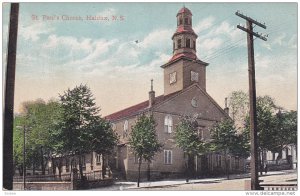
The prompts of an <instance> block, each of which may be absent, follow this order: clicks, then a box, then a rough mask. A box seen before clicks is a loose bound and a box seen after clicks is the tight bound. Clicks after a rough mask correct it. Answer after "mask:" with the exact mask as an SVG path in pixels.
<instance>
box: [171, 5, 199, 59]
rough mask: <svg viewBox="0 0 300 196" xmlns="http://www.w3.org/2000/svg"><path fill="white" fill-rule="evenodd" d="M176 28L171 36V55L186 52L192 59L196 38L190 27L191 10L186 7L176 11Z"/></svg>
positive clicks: (194, 57)
mask: <svg viewBox="0 0 300 196" xmlns="http://www.w3.org/2000/svg"><path fill="white" fill-rule="evenodd" d="M176 17H177V29H176V32H175V33H174V35H173V36H172V40H173V57H175V56H176V55H177V56H178V55H179V54H186V55H188V56H189V57H192V58H193V59H197V56H196V39H197V37H198V36H197V35H196V34H195V32H194V30H193V28H192V12H191V11H190V10H189V9H188V8H186V7H183V8H181V9H180V10H179V11H178V13H177V16H176Z"/></svg>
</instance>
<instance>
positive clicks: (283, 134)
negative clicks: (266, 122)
mask: <svg viewBox="0 0 300 196" xmlns="http://www.w3.org/2000/svg"><path fill="white" fill-rule="evenodd" d="M274 119H275V120H274V121H275V122H274V124H275V129H274V131H273V142H274V145H273V149H272V150H273V152H278V153H279V156H278V157H279V158H281V157H282V149H284V148H285V147H286V146H287V145H289V144H294V145H297V112H295V111H290V112H281V111H279V112H278V113H277V114H276V115H275V116H274Z"/></svg>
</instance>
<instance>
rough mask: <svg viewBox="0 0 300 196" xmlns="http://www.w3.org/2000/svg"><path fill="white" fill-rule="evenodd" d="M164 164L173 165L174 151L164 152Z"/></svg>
mask: <svg viewBox="0 0 300 196" xmlns="http://www.w3.org/2000/svg"><path fill="white" fill-rule="evenodd" d="M164 163H165V164H168V165H169V164H172V150H164Z"/></svg>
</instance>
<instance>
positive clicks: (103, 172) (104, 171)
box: [101, 154, 106, 179]
mask: <svg viewBox="0 0 300 196" xmlns="http://www.w3.org/2000/svg"><path fill="white" fill-rule="evenodd" d="M101 156H102V165H101V167H102V172H101V174H102V179H104V178H105V173H106V165H105V159H104V155H103V154H102V155H101Z"/></svg>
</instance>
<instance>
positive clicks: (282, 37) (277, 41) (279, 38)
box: [273, 33, 286, 46]
mask: <svg viewBox="0 0 300 196" xmlns="http://www.w3.org/2000/svg"><path fill="white" fill-rule="evenodd" d="M285 37H286V34H285V33H281V34H280V35H279V36H277V37H276V38H274V41H273V44H274V45H276V44H278V45H280V46H281V45H282V44H283V39H284V38H285Z"/></svg>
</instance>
